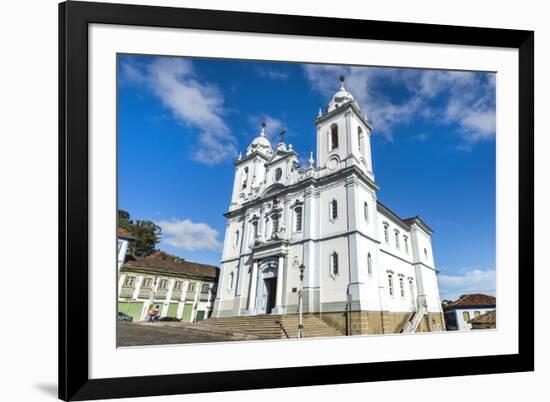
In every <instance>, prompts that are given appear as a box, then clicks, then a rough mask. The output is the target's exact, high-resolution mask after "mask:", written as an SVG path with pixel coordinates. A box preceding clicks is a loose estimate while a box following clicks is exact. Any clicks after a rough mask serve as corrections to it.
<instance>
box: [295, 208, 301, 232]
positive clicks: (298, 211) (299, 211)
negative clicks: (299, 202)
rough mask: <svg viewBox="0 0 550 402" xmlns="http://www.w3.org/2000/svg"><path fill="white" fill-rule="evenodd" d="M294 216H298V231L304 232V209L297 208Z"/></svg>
mask: <svg viewBox="0 0 550 402" xmlns="http://www.w3.org/2000/svg"><path fill="white" fill-rule="evenodd" d="M294 214H295V215H296V231H297V232H299V231H301V230H302V207H296V208H295V209H294Z"/></svg>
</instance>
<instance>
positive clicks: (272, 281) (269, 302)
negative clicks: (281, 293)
mask: <svg viewBox="0 0 550 402" xmlns="http://www.w3.org/2000/svg"><path fill="white" fill-rule="evenodd" d="M264 283H265V313H266V314H271V310H272V309H273V307H275V295H276V293H277V278H268V279H264Z"/></svg>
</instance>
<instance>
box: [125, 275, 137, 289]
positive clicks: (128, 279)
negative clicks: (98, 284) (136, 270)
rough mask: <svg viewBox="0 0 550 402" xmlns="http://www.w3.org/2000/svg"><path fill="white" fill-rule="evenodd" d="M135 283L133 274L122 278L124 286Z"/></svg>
mask: <svg viewBox="0 0 550 402" xmlns="http://www.w3.org/2000/svg"><path fill="white" fill-rule="evenodd" d="M135 283H136V277H135V276H127V277H126V279H124V286H128V287H131V286H134V284H135Z"/></svg>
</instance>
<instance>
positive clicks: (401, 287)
mask: <svg viewBox="0 0 550 402" xmlns="http://www.w3.org/2000/svg"><path fill="white" fill-rule="evenodd" d="M399 292H400V293H401V297H405V281H404V280H403V278H402V277H399Z"/></svg>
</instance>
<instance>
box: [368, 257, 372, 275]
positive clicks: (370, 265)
mask: <svg viewBox="0 0 550 402" xmlns="http://www.w3.org/2000/svg"><path fill="white" fill-rule="evenodd" d="M367 273H368V274H369V275H370V274H372V258H371V256H370V253H369V254H368V255H367Z"/></svg>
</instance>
